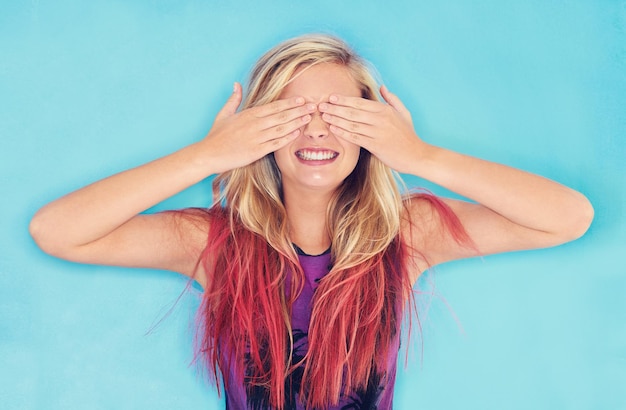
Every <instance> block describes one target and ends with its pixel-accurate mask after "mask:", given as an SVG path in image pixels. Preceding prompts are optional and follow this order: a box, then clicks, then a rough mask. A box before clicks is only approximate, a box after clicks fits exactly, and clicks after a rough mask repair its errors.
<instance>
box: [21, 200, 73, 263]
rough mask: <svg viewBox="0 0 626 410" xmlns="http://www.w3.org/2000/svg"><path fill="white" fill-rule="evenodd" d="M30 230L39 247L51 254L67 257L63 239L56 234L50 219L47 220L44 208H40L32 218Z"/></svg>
mask: <svg viewBox="0 0 626 410" xmlns="http://www.w3.org/2000/svg"><path fill="white" fill-rule="evenodd" d="M28 231H29V233H30V236H31V237H32V238H33V241H35V244H36V245H37V246H38V247H39V249H41V250H42V251H44V252H45V253H47V254H49V255H52V256H56V257H58V258H63V259H67V257H66V256H64V255H65V254H66V252H64V247H63V243H62V241H60V240H59V238H58V235H55V234H54V233H55V229H54V226H53V224H52V223H50V221H47V220H46V216H45V213H44V212H42V210H39V211H38V212H37V213H36V214H35V215H34V216H33V218H32V219H31V220H30V223H29V225H28Z"/></svg>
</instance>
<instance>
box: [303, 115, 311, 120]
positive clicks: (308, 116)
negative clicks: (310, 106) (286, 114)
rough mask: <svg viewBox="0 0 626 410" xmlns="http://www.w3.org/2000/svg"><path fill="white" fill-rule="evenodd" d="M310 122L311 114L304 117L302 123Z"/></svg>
mask: <svg viewBox="0 0 626 410" xmlns="http://www.w3.org/2000/svg"><path fill="white" fill-rule="evenodd" d="M309 121H311V116H310V115H309V114H307V115H305V116H304V117H302V122H309Z"/></svg>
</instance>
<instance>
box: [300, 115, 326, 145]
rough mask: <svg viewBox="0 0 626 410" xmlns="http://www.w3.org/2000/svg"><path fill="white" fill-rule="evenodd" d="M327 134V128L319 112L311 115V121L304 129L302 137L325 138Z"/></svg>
mask: <svg viewBox="0 0 626 410" xmlns="http://www.w3.org/2000/svg"><path fill="white" fill-rule="evenodd" d="M328 132H329V126H328V123H327V122H326V121H324V120H323V119H322V113H321V112H319V111H315V112H313V113H311V121H310V122H309V123H308V124H307V125H306V126H305V127H304V136H305V137H307V138H313V139H319V138H326V137H328Z"/></svg>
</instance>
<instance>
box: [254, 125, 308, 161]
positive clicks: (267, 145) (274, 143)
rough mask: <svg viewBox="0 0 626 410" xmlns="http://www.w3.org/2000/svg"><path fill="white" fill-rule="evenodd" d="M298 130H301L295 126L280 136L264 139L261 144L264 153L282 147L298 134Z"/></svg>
mask: <svg viewBox="0 0 626 410" xmlns="http://www.w3.org/2000/svg"><path fill="white" fill-rule="evenodd" d="M300 132H301V131H300V128H297V129H295V130H293V131H291V132H290V133H288V134H286V135H282V136H280V137H277V138H272V139H270V140H267V141H265V142H264V143H263V144H262V145H263V148H264V151H265V155H267V154H269V153H270V152H274V151H278V150H279V149H281V148H283V147H284V146H286V145H287V144H289V143H290V142H291V141H293V140H294V139H296V138H297V137H298V135H300Z"/></svg>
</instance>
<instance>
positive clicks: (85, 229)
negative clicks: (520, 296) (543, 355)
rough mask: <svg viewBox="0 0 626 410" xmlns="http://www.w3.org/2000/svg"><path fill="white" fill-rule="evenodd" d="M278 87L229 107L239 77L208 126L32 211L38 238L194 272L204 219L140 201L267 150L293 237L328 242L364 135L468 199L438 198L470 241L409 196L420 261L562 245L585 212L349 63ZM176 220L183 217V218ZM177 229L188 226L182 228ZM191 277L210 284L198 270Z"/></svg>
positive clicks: (411, 235)
mask: <svg viewBox="0 0 626 410" xmlns="http://www.w3.org/2000/svg"><path fill="white" fill-rule="evenodd" d="M300 74H301V75H300V76H299V77H297V78H296V79H295V80H294V81H293V82H292V83H291V84H290V85H289V86H288V87H286V88H285V90H284V92H283V94H282V95H281V99H280V100H278V101H275V102H272V103H270V104H267V105H265V106H261V107H254V108H250V109H247V110H243V111H240V112H237V109H238V107H239V105H240V103H241V99H242V93H241V86H240V85H239V84H235V86H234V90H233V94H232V96H231V97H230V98H229V100H228V101H227V102H226V104H225V105H224V107H223V108H222V110H221V111H220V112H219V114H218V115H217V117H216V118H215V121H214V124H213V127H212V128H211V130H210V132H209V133H208V134H207V136H206V137H205V138H203V139H202V140H201V141H199V142H197V143H194V144H191V145H190V146H187V147H185V148H183V149H181V150H179V151H177V152H175V153H173V154H170V155H168V156H166V157H163V158H160V159H157V160H155V161H153V162H150V163H148V164H145V165H142V166H139V167H137V168H134V169H131V170H128V171H124V172H121V173H119V174H116V175H113V176H111V177H109V178H106V179H103V180H101V181H98V182H95V183H94V184H91V185H89V186H87V187H85V188H82V189H80V190H78V191H75V192H72V193H70V194H68V195H66V196H64V197H62V198H59V199H57V200H56V201H53V202H51V203H49V204H48V205H46V206H44V207H43V208H42V209H40V210H39V211H38V212H37V213H36V215H35V216H34V217H33V219H32V221H31V225H30V231H31V234H32V236H33V238H34V239H35V241H36V242H37V244H38V245H39V246H40V247H41V248H42V249H43V250H44V251H46V252H48V253H50V254H52V255H55V256H58V257H60V258H64V259H68V260H72V261H76V262H82V263H95V264H107V265H119V266H132V267H147V268H156V269H166V270H172V271H176V272H180V273H182V274H184V275H189V276H191V275H193V274H194V268H195V261H196V260H197V258H198V256H199V254H200V252H201V251H202V249H203V247H204V245H205V241H206V234H207V230H208V228H209V227H208V226H203V225H197V224H194V223H193V222H188V221H182V222H180V221H178V222H177V221H175V220H174V219H173V218H172V216H171V215H169V214H156V215H140V214H139V213H140V212H142V211H144V210H145V209H148V208H150V207H151V206H153V205H155V204H157V203H159V202H160V201H162V200H164V199H166V198H168V197H171V196H173V195H174V194H176V193H178V192H180V191H182V190H183V189H185V188H187V187H189V186H191V185H193V184H195V183H197V182H199V181H201V180H202V179H204V178H206V177H208V176H210V175H213V174H216V173H220V172H224V171H227V170H229V169H233V168H236V167H241V166H244V165H246V164H249V163H251V162H253V161H255V160H257V159H259V158H261V157H263V156H265V155H268V154H270V153H274V155H275V158H276V161H277V164H278V166H279V168H280V169H281V172H282V175H283V185H284V195H285V205H286V207H287V212H288V216H289V219H290V225H291V226H292V232H291V233H290V234H291V236H292V238H291V239H292V240H293V241H294V242H295V243H297V244H298V245H299V246H300V247H301V248H302V249H304V250H305V251H306V252H307V253H311V254H316V253H320V252H323V251H324V250H326V249H327V248H328V246H329V245H330V243H329V239H328V235H327V233H326V229H325V227H324V218H325V210H326V205H327V204H328V198H329V196H330V194H331V193H332V191H333V190H334V189H335V188H336V187H337V185H338V184H339V183H340V182H341V180H343V178H345V176H347V175H348V174H349V172H350V171H351V170H352V169H353V168H354V165H355V164H356V158H357V157H358V151H359V149H360V148H361V147H362V148H364V149H366V150H368V151H370V152H371V153H372V154H373V155H375V156H376V157H378V158H379V159H380V160H382V161H383V162H384V163H385V164H386V165H388V166H389V167H391V168H393V169H395V170H397V171H399V172H403V173H408V174H413V175H416V176H418V177H421V178H425V179H427V180H430V181H432V182H434V183H436V184H439V185H441V186H443V187H445V188H447V189H449V190H451V191H454V192H457V193H459V194H460V195H462V196H464V197H466V198H468V199H470V200H472V201H474V202H464V201H456V200H447V199H446V200H445V201H446V202H447V203H448V204H449V205H450V206H451V207H452V209H453V210H454V211H455V212H456V214H457V215H458V217H459V218H460V220H461V221H462V223H463V225H464V226H465V229H466V230H467V231H468V233H469V234H470V236H471V238H472V239H473V241H474V243H475V244H476V249H469V248H466V247H462V246H459V245H458V244H457V243H456V242H455V241H454V240H453V239H452V238H450V237H449V236H448V235H446V234H442V233H441V232H442V230H441V226H440V222H439V220H438V219H437V218H435V217H434V216H433V212H432V211H433V210H432V209H431V208H430V205H429V203H427V202H426V201H414V202H413V203H412V205H411V208H410V209H409V210H408V212H409V213H410V214H411V215H405V218H404V219H405V220H406V219H408V217H409V216H410V217H412V218H420V221H422V224H421V225H422V228H421V229H420V230H412V231H410V230H409V229H408V224H404V226H403V231H402V232H401V234H402V235H403V236H404V238H405V240H408V241H411V242H412V245H413V246H415V247H417V248H419V249H420V250H422V253H423V255H424V257H425V259H424V260H417V261H415V262H416V264H417V266H418V267H419V269H418V270H417V271H416V272H415V274H414V278H413V279H414V280H416V279H417V277H418V276H419V273H420V272H421V271H422V270H423V269H425V268H426V267H427V264H426V261H425V260H428V261H429V262H430V263H431V264H433V265H434V264H438V263H442V262H445V261H448V260H452V259H458V258H464V257H470V256H475V255H477V254H483V255H485V254H491V253H497V252H506V251H513V250H519V249H531V248H540V247H548V246H554V245H558V244H560V243H563V242H567V241H569V240H573V239H575V238H578V237H579V236H581V235H582V234H583V233H584V232H585V231H586V230H587V228H588V227H589V225H590V223H591V220H592V218H593V209H592V207H591V205H590V204H589V201H588V200H587V199H586V198H585V197H584V196H583V195H581V194H580V193H578V192H576V191H574V190H572V189H569V188H567V187H564V186H563V185H560V184H558V183H555V182H553V181H550V180H548V179H545V178H542V177H539V176H536V175H533V174H529V173H526V172H524V171H520V170H517V169H514V168H510V167H507V166H504V165H500V164H496V163H492V162H488V161H483V160H480V159H477V158H472V157H469V156H466V155H462V154H458V153H455V152H452V151H449V150H445V149H442V148H439V147H436V146H434V145H431V144H428V143H426V142H424V141H423V140H421V139H420V138H419V137H418V136H417V135H416V133H415V131H414V128H413V124H412V120H411V115H410V113H409V111H408V110H407V109H406V108H405V107H404V105H403V104H402V102H401V101H400V100H399V99H398V97H396V96H395V95H394V94H392V93H391V92H389V91H388V90H387V89H386V88H385V87H382V88H381V90H380V92H381V95H382V96H383V98H384V100H385V101H384V102H376V101H370V100H365V99H362V98H360V97H359V95H360V94H359V93H358V87H357V85H356V83H355V82H354V80H353V79H352V78H351V77H350V76H349V75H348V72H347V70H346V69H345V68H343V67H341V66H338V65H334V64H320V65H317V66H314V67H310V68H309V69H308V70H304V71H303V72H302V73H300ZM303 149H308V150H309V151H315V150H319V149H323V150H327V151H328V150H330V151H332V152H336V153H338V154H339V155H338V156H337V157H336V158H335V159H334V160H332V161H322V162H320V163H312V162H307V161H304V162H303V161H301V160H299V159H298V157H297V153H298V152H299V151H301V150H303ZM181 223H182V226H181ZM181 229H182V230H183V231H184V232H185V235H184V236H183V240H181V235H180V232H181ZM195 279H196V280H197V281H198V282H199V283H200V284H201V285H202V286H205V285H206V277H205V276H204V273H203V272H199V273H198V275H197V276H196V277H195Z"/></svg>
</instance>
